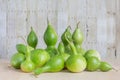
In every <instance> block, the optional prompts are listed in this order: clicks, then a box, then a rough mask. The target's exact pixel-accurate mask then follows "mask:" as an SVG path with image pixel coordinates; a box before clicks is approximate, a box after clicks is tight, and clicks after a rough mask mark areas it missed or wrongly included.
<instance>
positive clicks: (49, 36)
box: [44, 21, 58, 47]
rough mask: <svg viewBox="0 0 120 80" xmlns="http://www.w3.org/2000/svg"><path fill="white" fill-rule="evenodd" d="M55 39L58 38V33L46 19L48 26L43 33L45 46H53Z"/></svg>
mask: <svg viewBox="0 0 120 80" xmlns="http://www.w3.org/2000/svg"><path fill="white" fill-rule="evenodd" d="M57 40H58V35H57V33H56V31H55V30H54V28H53V26H52V25H51V24H50V23H49V21H48V26H47V29H46V30H45V33H44V41H45V43H46V45H47V47H48V46H55V45H56V43H57Z"/></svg>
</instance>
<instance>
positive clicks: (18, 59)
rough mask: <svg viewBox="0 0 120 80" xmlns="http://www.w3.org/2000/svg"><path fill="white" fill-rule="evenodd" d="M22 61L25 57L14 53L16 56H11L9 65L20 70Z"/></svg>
mask: <svg viewBox="0 0 120 80" xmlns="http://www.w3.org/2000/svg"><path fill="white" fill-rule="evenodd" d="M24 60H25V55H24V54H22V53H16V54H14V55H12V57H11V60H10V64H11V65H12V66H13V67H14V68H16V69H20V65H21V63H22V62H23V61H24Z"/></svg>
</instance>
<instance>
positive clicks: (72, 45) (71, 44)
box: [65, 34, 78, 55]
mask: <svg viewBox="0 0 120 80" xmlns="http://www.w3.org/2000/svg"><path fill="white" fill-rule="evenodd" d="M65 39H66V40H67V42H68V43H69V44H70V47H71V49H72V51H73V54H75V55H77V54H78V53H77V51H76V48H75V46H74V44H73V42H70V41H69V40H68V38H67V36H66V34H65Z"/></svg>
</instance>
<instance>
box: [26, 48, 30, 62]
mask: <svg viewBox="0 0 120 80" xmlns="http://www.w3.org/2000/svg"><path fill="white" fill-rule="evenodd" d="M26 59H27V60H30V50H29V47H28V46H27V52H26Z"/></svg>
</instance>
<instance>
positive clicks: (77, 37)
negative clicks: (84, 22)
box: [72, 22, 86, 55]
mask: <svg viewBox="0 0 120 80" xmlns="http://www.w3.org/2000/svg"><path fill="white" fill-rule="evenodd" d="M79 23H80V22H78V23H77V27H76V29H75V30H74V32H73V34H72V39H73V43H74V45H75V47H76V50H77V52H78V53H79V54H81V55H84V54H85V52H86V51H85V50H84V49H83V48H82V43H83V40H84V37H83V33H82V32H81V30H80V28H79V27H78V25H79Z"/></svg>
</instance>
